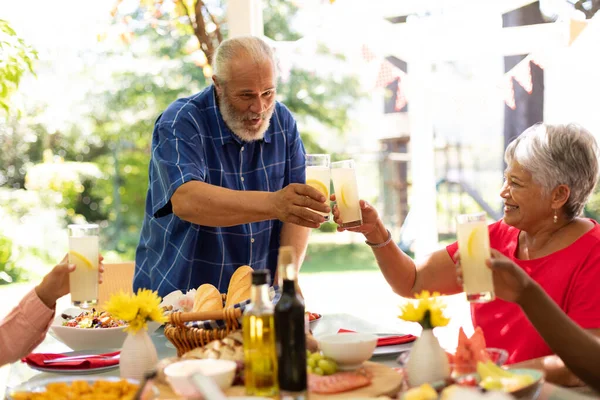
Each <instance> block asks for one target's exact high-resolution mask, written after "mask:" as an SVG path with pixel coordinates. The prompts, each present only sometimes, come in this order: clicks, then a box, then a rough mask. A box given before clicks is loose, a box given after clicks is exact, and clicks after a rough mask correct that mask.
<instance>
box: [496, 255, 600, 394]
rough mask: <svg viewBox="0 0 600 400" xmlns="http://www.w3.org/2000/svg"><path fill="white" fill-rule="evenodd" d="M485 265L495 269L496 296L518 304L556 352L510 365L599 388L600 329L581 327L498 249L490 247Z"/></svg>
mask: <svg viewBox="0 0 600 400" xmlns="http://www.w3.org/2000/svg"><path fill="white" fill-rule="evenodd" d="M488 265H489V266H490V267H491V268H492V270H493V273H494V289H495V291H496V294H497V295H498V297H500V298H502V299H504V300H506V301H511V302H514V303H516V304H518V305H519V306H520V307H521V309H522V310H523V312H524V313H525V315H526V316H527V318H528V319H529V321H530V322H531V323H532V324H533V326H534V327H535V329H536V330H537V331H538V332H539V333H540V335H541V336H542V338H543V339H544V340H545V341H546V343H547V344H548V346H549V347H550V348H551V349H552V351H553V352H555V353H556V356H547V357H541V358H537V359H533V360H528V361H524V362H522V363H518V364H514V365H513V366H514V367H517V368H518V367H522V368H537V369H541V370H543V371H544V372H545V373H546V379H547V380H548V381H549V382H553V383H557V384H560V385H564V386H577V385H580V384H581V382H580V380H579V379H581V380H582V381H583V382H585V383H586V384H588V385H589V386H591V387H593V388H594V389H596V390H600V342H599V340H598V336H599V334H600V330H597V329H593V330H586V329H582V328H581V327H580V326H579V325H577V324H576V323H575V322H574V321H573V320H572V319H571V318H569V316H568V315H567V314H565V313H564V312H563V311H562V310H561V309H560V307H559V306H558V305H557V304H556V303H555V302H554V301H553V300H552V299H551V298H550V296H548V294H546V292H545V291H544V289H542V288H541V287H540V286H539V285H538V284H537V282H535V281H534V280H533V279H531V277H529V275H527V274H526V273H525V271H523V270H522V269H521V268H519V267H518V266H516V265H515V264H514V263H513V262H512V261H511V260H509V259H507V258H505V257H504V256H503V255H501V254H500V253H499V252H497V251H495V250H492V259H491V260H489V261H488ZM559 357H560V358H559ZM573 374H574V375H573Z"/></svg>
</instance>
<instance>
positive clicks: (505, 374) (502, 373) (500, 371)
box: [485, 361, 515, 378]
mask: <svg viewBox="0 0 600 400" xmlns="http://www.w3.org/2000/svg"><path fill="white" fill-rule="evenodd" d="M485 365H486V367H487V368H488V370H489V371H490V372H491V373H492V374H493V375H494V376H499V377H502V378H511V377H513V376H515V374H513V373H512V372H509V371H507V370H505V369H504V368H500V367H499V366H497V365H496V364H494V363H493V362H491V361H488V362H486V363H485Z"/></svg>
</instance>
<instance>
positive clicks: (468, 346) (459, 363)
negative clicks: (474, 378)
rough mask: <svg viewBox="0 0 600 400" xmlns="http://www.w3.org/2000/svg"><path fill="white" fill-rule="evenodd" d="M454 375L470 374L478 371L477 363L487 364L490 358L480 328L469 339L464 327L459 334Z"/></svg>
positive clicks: (453, 363)
mask: <svg viewBox="0 0 600 400" xmlns="http://www.w3.org/2000/svg"><path fill="white" fill-rule="evenodd" d="M453 358H454V362H451V364H452V365H453V372H452V373H453V375H455V376H459V375H464V374H470V373H472V372H476V371H477V362H478V361H482V362H486V361H488V360H490V356H489V354H488V353H487V351H486V344H485V338H484V336H483V331H482V330H481V328H480V327H477V329H475V333H474V334H473V336H471V337H470V338H467V335H466V334H465V332H464V330H463V329H462V327H461V328H460V330H459V332H458V346H457V347H456V353H455V354H454V357H453Z"/></svg>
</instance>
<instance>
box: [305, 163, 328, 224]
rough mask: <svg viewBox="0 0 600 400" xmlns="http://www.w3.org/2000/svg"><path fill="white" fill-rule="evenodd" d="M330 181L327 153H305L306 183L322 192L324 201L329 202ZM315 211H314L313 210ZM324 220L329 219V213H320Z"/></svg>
mask: <svg viewBox="0 0 600 400" xmlns="http://www.w3.org/2000/svg"><path fill="white" fill-rule="evenodd" d="M330 182H331V169H330V167H329V154H307V155H306V184H307V185H309V186H312V187H313V188H315V189H317V190H318V191H319V192H321V193H323V195H324V196H325V198H326V199H327V200H326V202H329V185H330ZM315 212H316V211H315ZM319 214H321V215H322V216H323V217H325V221H329V213H321V212H319Z"/></svg>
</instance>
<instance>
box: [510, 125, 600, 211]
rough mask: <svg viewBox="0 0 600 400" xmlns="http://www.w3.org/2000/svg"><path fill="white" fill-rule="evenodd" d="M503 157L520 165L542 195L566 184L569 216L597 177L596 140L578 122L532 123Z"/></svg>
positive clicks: (590, 188) (565, 209)
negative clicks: (539, 187) (542, 191)
mask: <svg viewBox="0 0 600 400" xmlns="http://www.w3.org/2000/svg"><path fill="white" fill-rule="evenodd" d="M504 160H505V161H506V163H507V164H510V163H511V162H512V161H513V160H515V161H517V162H518V163H519V164H521V166H523V168H525V169H526V170H527V171H529V172H530V173H531V175H532V178H533V179H534V180H535V181H536V182H537V183H538V184H540V185H541V186H542V188H543V190H544V194H545V195H548V194H550V192H551V191H552V190H553V189H554V188H555V187H557V186H558V185H567V186H568V187H569V188H570V189H571V195H570V196H569V199H568V200H567V202H566V203H565V205H564V207H563V208H564V213H565V216H566V217H567V218H569V219H571V218H575V217H577V216H578V215H580V214H581V212H582V211H583V207H584V206H585V203H586V202H587V200H588V198H589V196H590V194H591V193H592V191H593V190H594V187H595V186H596V182H597V180H598V146H597V144H596V139H594V136H592V134H591V133H590V132H589V131H588V130H586V129H585V128H583V127H581V126H579V125H577V124H568V125H547V124H543V123H539V124H536V125H533V126H532V127H530V128H528V129H527V130H525V132H523V133H522V134H521V135H520V136H518V137H517V138H516V139H515V140H513V141H512V142H511V143H510V144H509V145H508V147H507V148H506V152H505V153H504Z"/></svg>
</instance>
